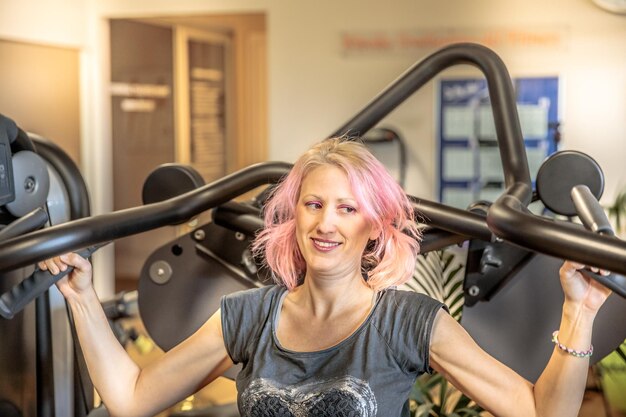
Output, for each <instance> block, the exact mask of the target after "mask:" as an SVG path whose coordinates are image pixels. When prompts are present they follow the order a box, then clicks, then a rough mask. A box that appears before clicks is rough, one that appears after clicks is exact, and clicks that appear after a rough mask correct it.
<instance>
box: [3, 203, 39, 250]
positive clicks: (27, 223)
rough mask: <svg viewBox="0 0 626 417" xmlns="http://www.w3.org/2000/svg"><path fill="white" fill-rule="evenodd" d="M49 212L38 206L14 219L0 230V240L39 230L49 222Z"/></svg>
mask: <svg viewBox="0 0 626 417" xmlns="http://www.w3.org/2000/svg"><path fill="white" fill-rule="evenodd" d="M48 220H49V218H48V213H47V212H46V210H44V209H43V208H42V207H37V208H36V209H35V210H33V211H31V212H30V213H28V214H25V215H24V216H22V217H20V218H19V219H16V220H14V221H13V222H12V223H10V224H9V225H8V226H6V227H5V228H3V229H1V230H0V242H2V241H3V240H7V239H11V238H13V237H16V236H20V235H23V234H25V233H29V232H32V231H33V230H37V229H39V228H41V227H43V226H45V224H46V223H47V222H48Z"/></svg>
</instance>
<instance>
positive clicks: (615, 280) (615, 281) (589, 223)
mask: <svg viewBox="0 0 626 417" xmlns="http://www.w3.org/2000/svg"><path fill="white" fill-rule="evenodd" d="M571 196H572V201H573V202H574V207H576V212H577V213H578V218H579V219H580V220H581V222H582V223H583V224H584V225H585V227H586V228H587V229H589V230H591V231H592V232H594V233H598V234H601V235H608V236H615V232H614V231H613V227H611V223H610V222H609V219H608V218H607V217H606V213H605V212H604V210H603V209H602V206H600V203H598V200H597V199H596V197H595V196H594V195H593V193H592V192H591V190H590V189H589V187H587V186H586V185H577V186H575V187H574V188H572V192H571ZM585 275H588V276H590V277H591V278H593V279H595V280H596V281H598V282H600V283H601V284H602V285H604V286H606V287H607V288H610V289H611V290H613V292H615V293H616V294H619V295H620V296H622V297H624V298H626V277H624V276H621V275H617V274H610V275H606V276H605V275H601V274H597V273H595V272H593V271H591V270H589V269H588V268H587V269H586V270H585Z"/></svg>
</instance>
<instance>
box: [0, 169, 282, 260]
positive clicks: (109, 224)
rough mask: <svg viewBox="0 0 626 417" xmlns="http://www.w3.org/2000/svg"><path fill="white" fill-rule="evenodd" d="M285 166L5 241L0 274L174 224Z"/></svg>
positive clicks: (275, 176)
mask: <svg viewBox="0 0 626 417" xmlns="http://www.w3.org/2000/svg"><path fill="white" fill-rule="evenodd" d="M290 167H291V166H290V165H289V164H287V163H283V162H268V163H261V164H256V165H252V166H250V167H247V168H244V169H242V170H240V171H237V172H235V173H233V174H231V175H228V176H226V177H224V178H221V179H219V180H217V181H215V182H213V183H211V184H207V185H205V186H204V187H201V188H198V189H197V190H193V191H190V192H188V193H186V194H183V195H181V196H178V197H174V198H171V199H169V200H165V201H163V202H160V203H154V204H149V205H146V206H141V207H134V208H130V209H126V210H120V211H116V212H112V213H107V214H101V215H98V216H93V217H89V218H84V219H79V220H73V221H70V222H67V223H63V224H60V225H57V226H53V227H50V228H47V229H44V230H39V231H36V232H33V233H29V234H28V235H25V236H20V237H16V238H13V239H10V240H8V241H5V242H2V243H0V272H5V271H10V270H13V269H17V268H20V267H23V266H26V265H30V264H32V263H34V262H38V261H41V260H44V259H47V258H50V257H51V256H56V255H59V254H62V253H65V252H68V251H73V250H77V249H81V248H84V247H87V246H92V245H95V244H98V243H103V242H107V241H111V240H115V239H119V238H122V237H126V236H130V235H133V234H137V233H141V232H145V231H148V230H152V229H155V228H158V227H162V226H166V225H170V224H176V223H177V222H180V221H182V220H184V219H188V218H191V217H193V216H194V215H197V214H199V213H201V212H203V211H205V210H208V209H210V208H213V207H215V206H216V205H219V204H222V203H225V202H226V201H229V200H231V199H233V198H235V197H237V196H239V195H241V194H243V193H245V192H247V191H250V190H253V189H254V188H256V187H258V186H260V185H264V184H268V183H273V182H276V181H278V180H279V179H280V178H281V177H282V176H283V175H285V174H286V173H287V172H288V171H289V169H290Z"/></svg>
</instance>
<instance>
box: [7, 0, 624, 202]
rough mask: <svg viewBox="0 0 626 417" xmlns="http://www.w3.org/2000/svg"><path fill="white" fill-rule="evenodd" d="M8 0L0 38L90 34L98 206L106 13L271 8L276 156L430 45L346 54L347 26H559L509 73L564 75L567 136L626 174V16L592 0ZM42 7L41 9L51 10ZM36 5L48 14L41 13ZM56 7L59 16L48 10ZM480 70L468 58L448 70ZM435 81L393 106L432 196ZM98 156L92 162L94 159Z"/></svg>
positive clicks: (323, 128)
mask: <svg viewBox="0 0 626 417" xmlns="http://www.w3.org/2000/svg"><path fill="white" fill-rule="evenodd" d="M43 3H44V4H43V5H42V2H41V1H39V0H21V1H20V2H14V1H12V0H0V37H5V38H11V39H23V40H29V41H32V42H44V43H50V42H51V43H58V44H68V45H82V47H83V48H84V51H85V55H84V56H85V60H84V65H85V73H86V74H85V76H84V77H85V80H84V82H83V85H84V86H85V91H84V100H85V105H84V109H85V113H86V115H85V116H84V124H85V127H84V129H85V137H84V142H85V149H87V150H89V151H88V152H89V155H91V156H89V155H85V158H86V159H84V160H85V161H87V166H88V167H90V169H91V172H90V173H89V175H88V182H89V184H90V186H91V187H92V194H95V199H96V200H97V201H96V204H95V208H96V212H98V211H106V209H107V198H109V196H110V182H109V178H110V161H109V160H107V158H109V157H110V134H109V133H108V132H109V130H110V127H109V126H110V123H109V118H108V106H109V103H108V92H107V87H106V82H107V80H108V58H107V57H108V41H107V29H106V19H107V18H108V17H138V16H159V15H175V14H191V13H230V12H232V13H236V12H254V11H264V12H266V13H267V19H268V20H267V23H268V24H267V27H268V50H269V93H270V101H269V115H270V121H269V122H270V123H269V126H270V140H271V143H270V156H271V159H279V160H287V161H292V160H293V159H294V158H295V157H296V156H297V155H298V154H299V153H300V152H301V151H303V150H304V149H305V148H306V147H307V146H308V145H309V144H310V143H312V142H313V141H316V140H318V139H321V138H323V137H325V136H327V135H328V134H330V133H332V132H333V131H334V130H335V129H336V128H338V127H339V126H340V125H342V124H343V123H344V122H345V121H347V120H348V118H350V117H351V116H352V115H353V114H354V113H355V112H356V111H358V110H359V109H360V108H362V106H364V105H365V104H366V103H367V102H368V101H369V100H370V99H371V98H373V97H374V96H375V95H376V94H378V93H379V92H380V91H381V90H382V89H383V88H384V87H385V86H386V85H387V84H388V83H389V82H391V81H392V80H394V79H395V78H396V77H397V76H399V75H400V73H401V72H402V71H404V70H405V69H406V68H408V67H409V66H410V65H412V64H413V63H414V62H416V61H417V60H419V59H420V58H422V57H423V56H424V54H426V53H427V52H429V51H427V50H421V51H420V50H416V51H413V52H412V53H405V54H397V53H394V54H388V55H384V54H369V55H367V54H366V55H363V56H358V57H355V56H351V57H346V56H343V55H342V53H341V52H342V50H341V33H343V32H361V33H366V32H374V31H380V32H398V31H401V30H408V31H423V30H429V29H437V30H440V31H443V30H446V29H456V30H458V31H461V32H467V33H474V32H477V31H478V32H480V31H484V30H491V29H501V28H513V29H527V30H531V31H532V30H535V29H536V30H539V31H541V30H552V31H554V32H557V33H559V34H561V36H562V41H561V42H560V43H559V45H558V46H557V47H556V48H545V47H520V46H516V45H511V44H506V45H503V46H499V47H497V48H496V52H498V54H499V55H500V56H501V57H502V59H503V60H504V61H505V63H506V64H507V66H508V68H509V71H510V73H511V75H512V76H531V75H537V76H540V75H558V76H559V77H561V79H562V91H563V97H562V99H563V100H562V120H563V122H564V124H563V130H562V132H563V145H564V147H565V148H573V149H578V150H581V151H583V152H587V153H589V154H590V155H591V156H592V157H594V158H595V159H597V161H598V162H599V163H600V164H601V166H602V167H603V169H604V171H605V174H606V187H605V198H604V201H610V200H611V199H612V197H613V196H614V194H615V193H616V191H617V190H618V187H619V186H622V187H623V186H624V185H626V169H625V168H624V167H623V166H624V165H623V161H622V159H623V157H624V156H626V117H625V116H626V41H625V40H626V17H624V16H619V15H613V14H609V13H607V12H604V11H602V10H600V9H598V8H596V7H595V6H594V5H593V4H592V3H591V1H590V0H554V1H552V2H545V1H540V0H509V1H506V2H503V1H499V0H474V1H472V2H467V1H463V0H392V1H386V2H382V1H380V0H342V1H334V0H318V1H315V2H311V1H309V2H305V1H301V0H272V1H269V0H263V1H260V0H219V1H218V0H212V1H209V0H180V1H176V2H174V1H169V0H158V1H155V0H135V1H132V2H129V1H126V0H108V1H104V2H102V1H97V0H49V1H48V2H43ZM42 8H43V10H44V11H43V13H42ZM36 16H41V17H39V18H37V17H36ZM50 16H52V18H49V17H50ZM3 61H4V59H3ZM446 74H447V75H452V74H455V75H456V74H476V72H475V71H474V70H470V69H468V68H463V67H459V68H457V69H454V70H451V71H448V72H446ZM434 84H435V83H430V84H428V85H427V86H426V87H424V88H423V89H421V90H420V91H419V92H418V93H417V94H415V95H414V97H412V98H411V99H410V100H408V101H407V102H406V103H405V104H403V105H402V106H401V108H399V109H397V110H396V111H395V112H393V113H392V114H391V115H390V116H389V119H388V123H389V124H392V125H394V126H397V127H398V128H399V129H400V130H401V132H402V133H403V135H404V137H405V138H406V140H407V141H408V142H409V144H410V155H409V164H410V165H409V177H408V183H407V189H408V191H409V192H410V193H412V194H415V195H418V196H423V197H425V198H434V196H435V192H436V190H435V180H436V169H437V166H436V145H435V140H434V137H435V121H436V120H435V107H436V103H435V97H436V94H435V85H434ZM89 157H91V158H92V159H91V160H92V162H93V163H92V164H89V162H88V161H89V159H87V158H89Z"/></svg>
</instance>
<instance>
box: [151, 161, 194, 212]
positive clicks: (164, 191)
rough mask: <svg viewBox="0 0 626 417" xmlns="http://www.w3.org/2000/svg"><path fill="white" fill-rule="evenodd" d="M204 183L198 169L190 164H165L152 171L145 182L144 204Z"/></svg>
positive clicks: (183, 192)
mask: <svg viewBox="0 0 626 417" xmlns="http://www.w3.org/2000/svg"><path fill="white" fill-rule="evenodd" d="M203 185H204V179H203V178H202V176H201V175H200V173H199V172H198V171H196V170H195V169H194V168H193V167H191V166H189V165H183V164H174V163H172V164H163V165H160V166H158V167H157V168H156V169H155V170H154V171H152V172H151V173H150V174H149V175H148V178H146V180H145V181H144V183H143V190H142V194H141V196H142V200H143V203H144V204H152V203H158V202H159V201H164V200H167V199H169V198H172V197H176V196H179V195H182V194H185V193H186V192H189V191H192V190H195V189H196V188H200V187H202V186H203Z"/></svg>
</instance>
